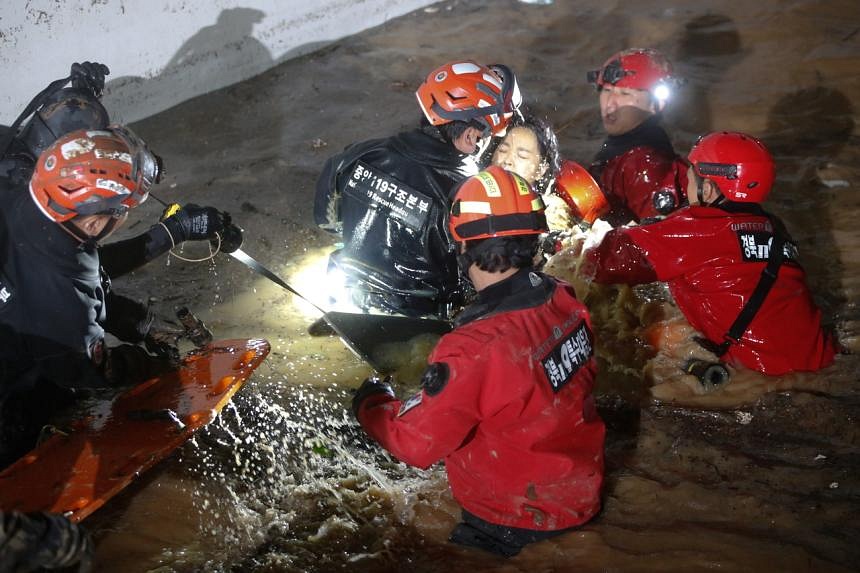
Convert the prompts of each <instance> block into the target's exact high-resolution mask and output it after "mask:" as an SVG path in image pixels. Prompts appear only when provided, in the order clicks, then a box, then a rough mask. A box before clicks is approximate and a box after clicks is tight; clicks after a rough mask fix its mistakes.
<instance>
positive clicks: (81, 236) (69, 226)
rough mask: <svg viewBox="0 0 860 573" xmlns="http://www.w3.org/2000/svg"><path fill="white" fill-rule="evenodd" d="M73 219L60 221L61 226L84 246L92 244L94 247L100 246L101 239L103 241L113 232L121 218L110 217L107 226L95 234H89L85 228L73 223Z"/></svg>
mask: <svg viewBox="0 0 860 573" xmlns="http://www.w3.org/2000/svg"><path fill="white" fill-rule="evenodd" d="M73 221H74V219H69V220H68V221H63V222H62V223H60V226H61V227H62V228H63V230H65V231H66V232H67V233H68V234H70V235H71V236H72V237H74V238H75V240H77V241H78V242H79V243H81V245H82V246H88V245H91V246H92V247H94V248H95V247H98V246H99V241H101V240H102V239H104V238H105V237H107V236H108V235H110V234H111V233H112V232H113V230H114V228H115V227H116V225H117V223H118V221H119V220H118V219H116V218H115V217H111V218H110V219H108V222H107V223H106V224H105V226H104V227H103V228H102V230H101V231H100V232H99V234H98V235H95V236H93V235H88V234H87V233H85V232H84V231H83V229H81V228H80V227H78V226H77V225H75V224H74V223H73Z"/></svg>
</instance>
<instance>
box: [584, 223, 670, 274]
mask: <svg viewBox="0 0 860 573" xmlns="http://www.w3.org/2000/svg"><path fill="white" fill-rule="evenodd" d="M580 275H581V276H582V277H584V278H586V279H591V280H593V281H595V282H598V283H608V284H618V283H623V284H631V285H635V284H642V283H650V282H654V281H656V280H657V272H656V271H655V270H654V267H653V266H652V265H651V263H650V261H649V260H648V257H647V256H646V254H645V252H644V251H643V250H642V248H641V247H639V245H637V244H636V243H634V242H633V240H632V239H631V238H630V235H629V234H628V233H627V232H626V231H625V229H613V230H612V231H610V232H608V233H607V234H606V236H605V237H604V238H603V241H601V242H600V244H599V245H597V246H596V247H594V248H591V249H589V250H587V251H586V252H585V254H584V255H583V259H582V267H581V270H580Z"/></svg>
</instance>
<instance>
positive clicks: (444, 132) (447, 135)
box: [420, 116, 484, 145]
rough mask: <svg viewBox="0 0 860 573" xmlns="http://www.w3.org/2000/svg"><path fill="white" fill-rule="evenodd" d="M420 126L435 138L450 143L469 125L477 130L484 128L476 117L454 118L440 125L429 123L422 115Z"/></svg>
mask: <svg viewBox="0 0 860 573" xmlns="http://www.w3.org/2000/svg"><path fill="white" fill-rule="evenodd" d="M420 127H421V130H422V131H424V132H425V133H428V134H430V135H433V136H435V137H436V138H437V139H441V140H442V141H444V142H445V143H450V144H452V145H453V143H454V140H455V139H457V138H458V137H460V136H461V135H463V132H464V131H466V129H467V128H469V127H474V128H475V129H477V130H479V131H483V130H484V124H482V123H481V122H479V121H478V120H476V119H472V120H469V121H459V120H454V121H451V122H448V123H443V124H442V125H431V124H430V122H429V121H427V118H426V117H424V116H422V117H421V124H420Z"/></svg>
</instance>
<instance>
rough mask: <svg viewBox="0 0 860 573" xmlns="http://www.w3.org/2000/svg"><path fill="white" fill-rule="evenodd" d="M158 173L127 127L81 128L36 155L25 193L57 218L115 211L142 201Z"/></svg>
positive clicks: (152, 156)
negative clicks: (28, 187) (28, 191)
mask: <svg viewBox="0 0 860 573" xmlns="http://www.w3.org/2000/svg"><path fill="white" fill-rule="evenodd" d="M160 176H161V165H160V160H159V159H158V157H157V156H156V155H155V154H153V153H152V152H151V151H149V149H148V148H147V147H146V144H145V143H143V141H141V140H140V139H139V138H138V137H137V136H136V135H135V134H134V133H133V132H132V131H131V130H130V129H128V128H126V127H120V126H111V127H108V128H106V129H104V130H85V129H82V130H78V131H73V132H71V133H69V134H67V135H65V136H63V137H61V138H60V139H58V140H57V141H55V142H54V143H53V144H52V145H51V146H50V147H48V148H47V149H46V150H45V151H44V152H43V153H42V155H41V156H39V160H38V161H37V162H36V169H35V171H34V172H33V176H32V178H31V179H30V195H31V196H32V197H33V200H34V201H35V202H36V204H37V205H38V206H39V208H40V209H41V210H42V212H43V213H44V214H45V215H46V216H47V217H48V218H50V219H51V220H53V221H55V222H57V223H63V222H65V221H68V220H70V219H72V218H74V217H76V216H77V215H96V214H113V215H119V214H122V213H124V212H126V211H127V210H128V209H130V208H132V207H136V206H137V205H139V204H140V203H143V201H145V200H146V197H147V195H148V193H149V188H150V186H151V185H152V184H153V183H156V182H158V181H159V180H160Z"/></svg>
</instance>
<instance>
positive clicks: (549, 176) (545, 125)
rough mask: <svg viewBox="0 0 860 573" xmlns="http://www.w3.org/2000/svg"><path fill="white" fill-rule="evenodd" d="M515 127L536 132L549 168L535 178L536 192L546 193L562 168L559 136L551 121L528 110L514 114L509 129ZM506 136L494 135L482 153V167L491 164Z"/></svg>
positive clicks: (540, 151)
mask: <svg viewBox="0 0 860 573" xmlns="http://www.w3.org/2000/svg"><path fill="white" fill-rule="evenodd" d="M515 127H525V128H526V129H530V130H531V131H532V133H534V134H535V137H536V138H537V143H538V152H539V153H540V157H541V161H542V162H545V163H546V165H547V169H546V171H545V172H544V174H543V175H542V176H540V177H538V178H537V179H536V180H535V184H534V187H535V192H537V193H541V194H543V193H546V192H547V191H548V190H549V185H550V183H551V182H552V181H554V180H555V178H556V177H557V176H558V173H559V171H560V170H561V155H560V154H559V151H558V137H556V135H555V131H554V130H553V128H552V126H551V125H550V124H549V122H547V121H545V120H543V119H540V118H539V117H537V116H535V115H532V114H530V113H528V112H526V113H525V115H524V116H523V117H520V116H519V115H514V120H513V121H512V122H511V123H510V125H508V131H510V130H512V129H513V128H515ZM503 139H504V138H500V137H494V138H493V142H492V144H491V145H490V146H489V147H488V148H487V150H486V151H485V152H484V153H483V155H481V161H480V164H481V168H484V167H486V166H488V165H489V164H490V162H491V161H492V158H493V154H494V153H495V152H496V148H497V147H498V146H499V144H501V143H502V140H503Z"/></svg>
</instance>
